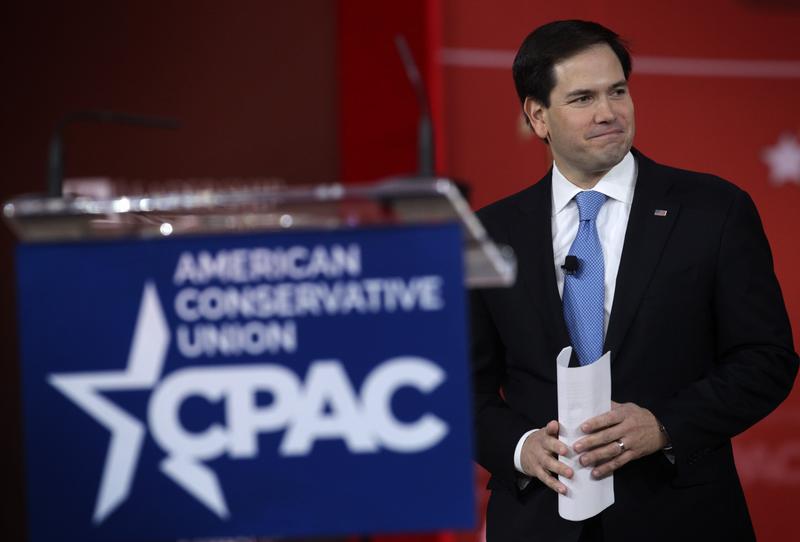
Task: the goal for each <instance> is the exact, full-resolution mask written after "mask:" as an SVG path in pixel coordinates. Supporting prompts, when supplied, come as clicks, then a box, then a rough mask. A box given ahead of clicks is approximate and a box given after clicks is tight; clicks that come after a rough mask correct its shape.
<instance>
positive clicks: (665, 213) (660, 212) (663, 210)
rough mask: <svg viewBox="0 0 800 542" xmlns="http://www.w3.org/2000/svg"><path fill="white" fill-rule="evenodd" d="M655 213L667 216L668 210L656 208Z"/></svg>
mask: <svg viewBox="0 0 800 542" xmlns="http://www.w3.org/2000/svg"><path fill="white" fill-rule="evenodd" d="M653 214H654V215H655V216H667V210H666V209H656V210H655V211H653Z"/></svg>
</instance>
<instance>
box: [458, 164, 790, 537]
mask: <svg viewBox="0 0 800 542" xmlns="http://www.w3.org/2000/svg"><path fill="white" fill-rule="evenodd" d="M634 155H635V158H636V161H637V164H638V178H637V182H636V189H635V193H634V198H633V204H632V207H631V213H630V218H629V221H628V228H627V233H626V235H625V242H624V248H623V252H622V259H621V261H620V267H619V273H618V276H617V283H616V293H615V297H614V300H613V306H612V311H611V319H610V322H609V325H608V330H607V333H606V343H605V349H604V351H607V350H610V351H611V379H612V399H613V400H614V401H617V402H620V403H623V402H628V401H631V402H634V403H636V404H638V405H640V406H642V407H645V408H648V409H650V410H651V411H652V412H653V413H654V414H655V416H656V417H657V418H658V419H659V420H660V421H661V422H662V423H663V424H664V425H665V427H666V429H667V432H668V433H669V435H670V438H671V440H672V443H673V446H674V454H675V458H676V462H675V464H674V465H673V464H671V463H670V462H669V461H668V460H667V458H666V457H665V455H664V454H663V453H660V452H657V453H655V454H652V455H650V456H647V457H643V458H640V459H637V460H635V461H632V462H630V463H628V464H627V465H625V466H624V467H622V468H621V469H619V470H617V471H616V472H615V474H614V490H615V499H616V502H615V504H614V505H612V506H611V507H610V508H608V509H607V510H605V511H604V512H603V513H602V514H601V522H602V527H603V531H604V533H605V536H606V540H610V541H614V542H616V541H628V540H636V541H639V540H662V539H663V540H669V541H670V542H677V541H682V542H683V541H687V540H726V541H730V540H751V539H753V536H754V535H753V530H752V526H751V523H750V518H749V515H748V512H747V507H746V504H745V501H744V496H743V493H742V489H741V486H740V483H739V479H738V476H737V473H736V468H735V466H734V462H733V454H732V451H731V443H730V439H731V437H733V436H734V435H736V434H737V433H740V432H742V431H744V430H745V429H747V428H748V427H750V426H751V425H753V424H754V423H755V422H757V421H758V420H760V419H761V418H763V417H764V416H765V415H766V414H767V413H769V412H770V411H771V410H773V409H774V408H775V407H776V406H777V405H778V404H779V403H780V402H781V401H782V400H783V399H784V398H785V397H786V396H787V395H788V393H789V391H790V389H791V386H792V383H793V382H794V378H795V374H796V371H797V364H798V360H797V355H796V354H795V353H794V347H793V345H792V335H791V329H790V325H789V321H788V318H787V315H786V310H785V308H784V304H783V299H782V297H781V292H780V288H779V286H778V283H777V280H776V278H775V275H774V272H773V268H772V256H771V253H770V249H769V246H768V243H767V239H766V237H765V235H764V232H763V229H762V226H761V222H760V220H759V217H758V213H757V211H756V209H755V206H754V205H753V202H752V200H751V199H750V197H749V196H748V195H747V194H746V193H745V192H743V191H742V190H740V189H739V188H737V187H736V186H734V185H732V184H730V183H728V182H726V181H724V180H722V179H719V178H717V177H714V176H711V175H706V174H701V173H694V172H689V171H683V170H678V169H674V168H670V167H666V166H662V165H659V164H656V163H655V162H653V161H652V160H649V159H648V158H646V157H644V156H643V155H641V154H640V153H638V152H636V151H634ZM656 209H663V210H666V211H667V214H666V216H656V215H655V214H654V211H655V210H656ZM479 217H480V219H481V221H482V222H483V224H484V225H485V227H486V228H487V230H488V232H489V235H490V236H491V237H492V238H493V239H494V240H495V241H497V242H499V243H503V244H507V245H509V246H511V247H512V248H513V249H514V251H515V253H516V255H517V259H518V265H519V267H518V277H517V282H516V284H515V285H514V286H513V287H511V288H507V289H487V290H478V291H476V292H474V293H473V295H472V299H471V310H472V320H473V379H474V386H475V416H476V431H477V458H478V462H479V463H480V464H481V465H483V466H484V467H485V468H486V469H487V470H489V472H490V473H491V475H492V478H491V481H490V482H489V488H490V489H491V490H492V496H491V498H490V501H489V505H488V510H487V521H488V528H487V536H488V539H489V542H498V541H516V540H520V541H523V540H524V541H526V542H533V541H536V540H546V541H551V540H552V541H555V540H576V539H577V538H578V536H579V534H580V531H581V528H582V523H580V522H570V521H567V520H563V519H561V518H560V517H559V516H558V509H557V495H556V493H555V492H553V491H552V490H550V489H549V488H547V487H545V486H544V485H543V484H542V483H540V482H539V481H538V480H536V479H534V480H533V482H532V483H531V484H530V485H529V486H528V487H527V488H526V489H524V490H519V489H518V485H517V483H516V481H517V478H518V475H517V473H516V470H515V469H514V464H513V455H514V448H515V446H516V444H517V442H518V440H519V438H520V437H521V436H522V434H523V433H524V432H526V431H528V430H529V429H531V428H534V427H543V426H544V425H545V424H546V423H547V422H548V421H550V420H553V419H557V401H556V369H555V359H556V355H557V354H558V352H559V351H560V350H561V349H562V348H563V347H564V346H567V345H569V344H570V340H569V334H568V332H567V328H566V325H565V323H564V319H563V316H562V309H561V299H560V297H559V295H558V290H557V286H556V276H555V269H554V264H553V248H552V234H551V177H550V173H548V174H547V175H546V176H545V177H544V178H543V179H541V180H540V181H539V182H538V183H537V184H535V185H534V186H531V187H530V188H528V189H526V190H523V191H522V192H519V193H517V194H515V195H513V196H510V197H508V198H506V199H503V200H501V201H499V202H497V203H494V204H492V205H490V206H488V207H486V208H484V209H482V210H481V211H480V212H479Z"/></svg>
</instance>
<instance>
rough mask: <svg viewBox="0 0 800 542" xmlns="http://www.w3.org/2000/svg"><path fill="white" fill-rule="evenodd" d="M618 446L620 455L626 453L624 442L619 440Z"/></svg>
mask: <svg viewBox="0 0 800 542" xmlns="http://www.w3.org/2000/svg"><path fill="white" fill-rule="evenodd" d="M617 445H618V446H619V453H624V452H625V443H624V442H622V439H621V438H620V439H617Z"/></svg>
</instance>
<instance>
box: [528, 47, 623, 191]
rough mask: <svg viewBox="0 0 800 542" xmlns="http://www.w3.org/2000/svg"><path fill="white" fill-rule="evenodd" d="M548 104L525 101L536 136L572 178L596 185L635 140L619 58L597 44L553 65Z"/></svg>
mask: <svg viewBox="0 0 800 542" xmlns="http://www.w3.org/2000/svg"><path fill="white" fill-rule="evenodd" d="M553 74H554V75H555V81H556V85H555V87H553V90H552V92H551V93H550V107H544V106H542V105H541V104H538V103H536V102H534V101H532V100H530V99H528V100H526V101H525V112H526V113H527V114H528V116H529V118H530V120H531V125H532V126H533V129H534V131H535V132H536V135H538V136H539V137H541V138H543V139H548V140H549V142H550V149H551V151H552V153H553V158H554V160H555V162H556V164H557V165H558V168H559V169H560V170H561V172H562V173H563V174H564V175H565V176H566V177H567V178H568V179H569V180H570V181H572V182H574V183H576V184H580V185H582V186H584V187H589V188H590V187H592V186H594V184H596V183H597V181H598V180H599V179H600V178H601V177H602V176H603V175H605V173H607V172H608V170H610V169H611V168H612V167H614V166H615V165H616V164H618V163H619V161H620V160H622V158H623V157H624V156H625V154H626V153H627V152H628V151H629V150H630V148H631V144H632V143H633V134H634V131H635V122H634V115H633V100H631V96H630V94H629V93H628V85H627V82H626V81H625V74H624V73H623V71H622V66H621V65H620V63H619V59H618V58H617V56H616V55H615V54H614V51H613V50H612V49H611V47H609V46H608V45H605V44H602V45H596V46H594V47H591V48H589V49H586V50H584V51H581V52H580V53H578V54H576V55H574V56H571V57H569V58H567V59H564V60H562V61H561V62H558V63H557V64H555V65H554V66H553Z"/></svg>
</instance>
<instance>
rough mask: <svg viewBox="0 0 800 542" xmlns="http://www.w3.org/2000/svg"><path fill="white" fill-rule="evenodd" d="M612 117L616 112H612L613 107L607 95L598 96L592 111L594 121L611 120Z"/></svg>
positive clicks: (614, 116)
mask: <svg viewBox="0 0 800 542" xmlns="http://www.w3.org/2000/svg"><path fill="white" fill-rule="evenodd" d="M614 118H616V114H615V113H614V108H613V106H612V105H611V102H610V101H609V99H608V97H603V98H600V99H599V100H598V101H597V107H596V109H595V111H594V120H595V122H598V123H601V122H611V121H612V120H614Z"/></svg>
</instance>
